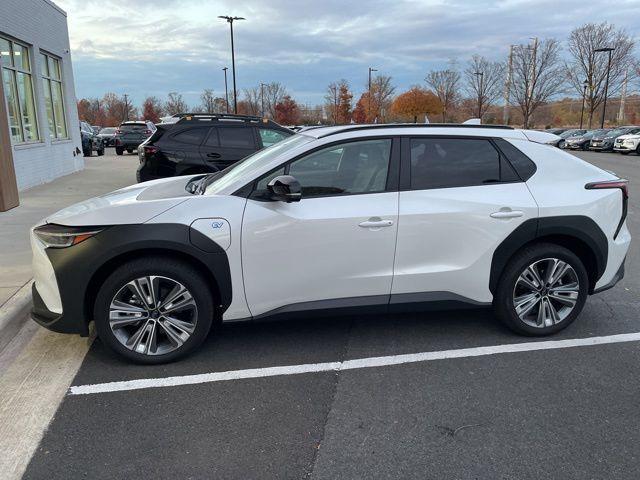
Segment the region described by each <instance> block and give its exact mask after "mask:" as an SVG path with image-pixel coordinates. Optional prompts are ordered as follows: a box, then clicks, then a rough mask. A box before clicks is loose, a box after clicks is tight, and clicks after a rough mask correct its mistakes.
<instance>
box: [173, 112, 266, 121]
mask: <svg viewBox="0 0 640 480" xmlns="http://www.w3.org/2000/svg"><path fill="white" fill-rule="evenodd" d="M176 116H177V117H179V118H180V120H178V121H183V120H186V119H187V117H189V118H197V119H212V120H217V119H230V120H255V121H262V118H261V117H258V116H255V115H237V114H234V113H180V114H178V115H176ZM187 121H188V120H187Z"/></svg>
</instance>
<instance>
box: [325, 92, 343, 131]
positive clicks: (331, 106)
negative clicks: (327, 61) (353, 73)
mask: <svg viewBox="0 0 640 480" xmlns="http://www.w3.org/2000/svg"><path fill="white" fill-rule="evenodd" d="M324 100H325V106H324V110H325V113H326V116H327V118H328V119H330V121H332V122H333V124H334V125H337V124H338V104H339V102H340V84H339V83H338V82H331V83H330V84H329V85H327V91H326V93H325V95H324Z"/></svg>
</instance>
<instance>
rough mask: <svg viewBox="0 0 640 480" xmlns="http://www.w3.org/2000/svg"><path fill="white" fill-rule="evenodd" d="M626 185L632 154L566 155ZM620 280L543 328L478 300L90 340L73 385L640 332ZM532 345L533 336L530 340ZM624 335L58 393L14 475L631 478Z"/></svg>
mask: <svg viewBox="0 0 640 480" xmlns="http://www.w3.org/2000/svg"><path fill="white" fill-rule="evenodd" d="M578 156H580V157H582V158H584V159H585V160H587V161H590V162H592V163H594V164H596V165H598V166H600V167H603V168H606V169H608V170H612V171H614V172H616V173H617V174H619V175H621V176H623V177H626V178H628V179H629V180H630V181H631V198H630V203H629V217H628V225H629V228H630V230H631V233H632V235H633V236H634V237H636V239H637V238H638V237H639V236H640V219H638V211H639V197H638V195H635V192H634V190H635V188H634V185H636V184H640V157H638V156H635V155H629V156H621V155H617V154H601V153H589V152H587V153H582V152H580V153H578ZM639 262H640V252H639V247H638V242H637V241H635V242H634V243H632V246H631V249H630V252H629V256H628V258H627V273H626V277H625V279H624V280H623V281H622V282H621V283H620V284H619V285H618V286H617V287H616V288H614V289H612V290H609V291H607V292H604V293H602V294H600V295H597V296H592V297H590V298H589V300H588V301H587V305H586V307H585V310H584V312H583V314H582V316H581V317H580V318H579V319H578V320H577V321H576V322H575V323H574V324H573V325H571V326H569V327H568V328H567V329H565V330H563V331H562V332H561V333H559V334H557V335H555V336H553V337H550V338H545V339H541V340H537V339H533V340H532V339H530V338H524V337H519V336H516V335H514V334H513V333H511V332H510V331H508V330H506V329H505V328H504V327H502V326H501V325H500V324H499V323H498V322H497V321H496V320H495V319H494V317H493V315H492V312H491V310H465V311H456V312H432V313H427V314H406V315H393V316H390V315H386V316H349V317H339V318H327V319H313V320H310V319H305V318H300V319H296V320H291V321H286V322H272V323H261V324H259V323H256V324H242V325H240V324H236V325H224V326H222V327H221V328H220V329H219V331H218V332H217V335H212V336H210V338H209V339H208V340H207V342H206V343H205V344H204V345H203V347H202V348H201V349H200V350H199V351H198V352H196V353H195V354H194V355H192V356H190V357H188V358H186V359H184V360H183V361H180V362H177V363H173V364H169V365H162V366H152V367H149V366H136V365H131V364H128V363H126V362H124V361H122V360H120V359H119V358H117V357H115V356H114V355H112V354H111V353H109V352H108V351H107V350H106V349H105V347H104V346H103V345H102V344H101V343H100V341H99V340H96V341H95V342H94V344H93V346H92V347H91V349H90V351H89V353H88V354H87V356H86V358H85V360H84V363H83V365H82V367H81V368H80V370H79V372H78V374H77V376H76V377H75V379H74V380H73V382H72V385H73V386H86V385H92V384H102V383H105V382H119V381H127V380H136V379H166V378H167V377H175V376H178V377H181V376H187V375H194V374H206V373H212V372H226V371H238V370H243V371H244V370H246V369H256V368H264V367H274V366H288V365H308V364H317V363H324V362H342V361H345V360H352V359H361V358H370V357H385V358H386V357H387V356H388V357H392V356H397V355H403V354H412V353H419V352H441V351H445V350H446V351H449V350H458V349H464V348H471V347H480V346H504V345H511V344H524V343H525V342H526V343H529V342H532V341H533V342H546V341H558V340H571V339H584V338H592V337H601V336H609V335H617V334H626V333H637V332H640V320H639V318H638V313H637V312H638V307H640V297H639V296H638V292H639V290H640V277H639V273H638V268H637V267H638V265H639ZM541 345H542V344H541ZM639 360H640V343H639V342H637V341H631V342H624V343H610V344H606V345H595V346H579V347H575V348H558V349H552V350H542V349H541V350H535V349H533V350H530V351H524V352H518V353H495V354H492V355H483V356H463V357H462V358H444V359H440V360H432V361H419V362H413V363H404V364H399V365H385V366H379V367H372V368H356V369H351V370H343V371H338V370H336V371H320V372H316V373H302V374H291V375H278V376H271V377H265V378H240V379H234V380H228V381H219V382H205V383H198V384H191V385H178V386H170V387H160V388H146V389H139V390H125V391H117V392H106V393H95V394H89V395H71V394H70V395H67V396H66V397H65V399H64V400H63V402H62V404H61V405H60V408H59V409H58V411H57V413H56V415H55V417H54V419H53V421H52V422H51V424H50V426H49V428H48V430H47V432H46V433H45V435H44V437H43V439H42V441H41V443H40V445H39V447H38V449H37V451H36V454H35V455H34V456H33V458H32V461H31V463H30V464H29V467H28V469H27V471H26V473H25V475H24V478H28V479H43V478H46V479H58V478H59V479H63V478H64V479H68V478H91V479H101V478H109V479H112V478H134V477H141V478H194V479H201V478H202V479H209V478H242V479H249V478H260V479H265V478H287V479H288V478H317V479H336V478H349V479H352V478H353V479H355V478H367V479H371V478H420V479H431V478H433V479H441V478H456V479H496V478H501V479H503V478H504V479H525V478H532V479H534V478H535V479H538V478H554V479H555V478H558V479H574V478H575V479H585V478H615V479H619V478H620V479H626V478H629V479H631V478H634V479H635V478H637V477H638V465H639V462H640V416H639V415H638V405H639V401H638V398H640V383H639V381H638V377H639V375H638V373H639V371H640V367H639V366H638V365H639Z"/></svg>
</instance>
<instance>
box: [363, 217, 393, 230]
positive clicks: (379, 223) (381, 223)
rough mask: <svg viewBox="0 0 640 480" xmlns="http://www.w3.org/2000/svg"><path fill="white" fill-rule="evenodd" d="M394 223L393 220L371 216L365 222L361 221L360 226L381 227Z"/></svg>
mask: <svg viewBox="0 0 640 480" xmlns="http://www.w3.org/2000/svg"><path fill="white" fill-rule="evenodd" d="M391 225H393V220H381V219H379V218H375V219H374V218H370V219H369V220H367V221H365V222H361V223H359V224H358V226H360V227H362V228H381V227H390V226H391Z"/></svg>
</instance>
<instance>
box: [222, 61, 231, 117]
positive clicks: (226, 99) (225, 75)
mask: <svg viewBox="0 0 640 480" xmlns="http://www.w3.org/2000/svg"><path fill="white" fill-rule="evenodd" d="M222 70H224V103H225V105H226V106H227V113H229V89H228V88H227V70H229V67H223V68H222Z"/></svg>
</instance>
